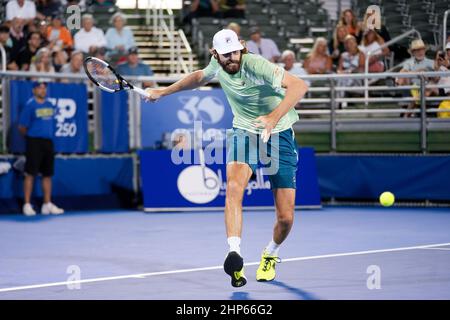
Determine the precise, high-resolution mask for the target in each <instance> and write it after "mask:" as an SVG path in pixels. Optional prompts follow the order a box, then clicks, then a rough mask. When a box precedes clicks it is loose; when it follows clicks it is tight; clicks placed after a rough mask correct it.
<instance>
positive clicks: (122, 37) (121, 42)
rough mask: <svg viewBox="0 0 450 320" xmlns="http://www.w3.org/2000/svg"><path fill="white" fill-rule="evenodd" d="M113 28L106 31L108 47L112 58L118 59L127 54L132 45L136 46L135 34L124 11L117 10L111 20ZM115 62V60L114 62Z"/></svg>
mask: <svg viewBox="0 0 450 320" xmlns="http://www.w3.org/2000/svg"><path fill="white" fill-rule="evenodd" d="M110 23H111V25H113V27H112V28H109V29H108V31H106V43H107V44H106V47H107V48H108V50H109V53H108V55H109V56H110V57H111V58H112V60H114V61H117V60H120V58H122V57H125V56H126V55H127V51H128V50H129V49H130V48H131V47H135V46H136V43H135V42H134V36H133V32H132V31H131V29H130V28H129V27H127V26H125V24H126V20H125V17H124V16H123V14H122V13H120V12H116V13H115V14H114V15H113V16H112V17H111V21H110ZM113 63H114V62H113Z"/></svg>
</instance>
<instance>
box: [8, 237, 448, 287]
mask: <svg viewBox="0 0 450 320" xmlns="http://www.w3.org/2000/svg"><path fill="white" fill-rule="evenodd" d="M442 246H450V242H447V243H436V244H427V245H421V246H414V247H401V248H392V249H379V250H367V251H354V252H346V253H333V254H325V255H317V256H309V257H297V258H288V259H283V260H282V261H283V262H292V261H304V260H315V259H324V258H334V257H346V256H356V255H363V254H372V253H383V252H395V251H406V250H415V249H428V248H433V247H442ZM244 265H245V266H253V265H259V261H258V262H249V263H245V264H244ZM222 268H223V266H213V267H205V268H192V269H179V270H170V271H161V272H150V273H140V274H131V275H124V276H116V277H103V278H94V279H85V280H79V281H64V282H51V283H44V284H36V285H29V286H20V287H11V288H1V289H0V293H1V292H11V291H20V290H28V289H38V288H48V287H56V286H69V285H75V284H81V283H93V282H102V281H112V280H121V279H133V278H134V279H142V278H146V277H154V276H162V275H168V274H178V273H187V272H198V271H208V270H218V269H222Z"/></svg>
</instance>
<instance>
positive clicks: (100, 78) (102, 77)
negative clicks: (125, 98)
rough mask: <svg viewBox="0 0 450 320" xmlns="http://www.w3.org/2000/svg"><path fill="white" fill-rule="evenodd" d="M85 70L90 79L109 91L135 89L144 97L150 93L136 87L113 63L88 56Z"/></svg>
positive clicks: (85, 61) (84, 64)
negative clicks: (118, 71)
mask: <svg viewBox="0 0 450 320" xmlns="http://www.w3.org/2000/svg"><path fill="white" fill-rule="evenodd" d="M83 66H84V71H85V72H86V74H87V76H88V77H89V79H90V80H91V81H92V82H93V83H94V84H95V85H97V86H98V87H99V88H100V89H102V90H105V91H107V92H111V93H113V92H118V91H122V90H133V91H135V92H137V93H139V94H140V95H141V96H142V97H144V98H148V93H147V92H146V91H145V90H143V89H141V88H138V87H135V86H134V85H132V84H131V83H129V82H128V81H127V80H125V79H124V78H122V76H121V75H120V74H118V73H117V72H116V70H114V68H113V67H111V65H110V64H109V63H107V62H105V61H103V60H100V59H98V58H94V57H87V58H86V59H85V60H84V63H83Z"/></svg>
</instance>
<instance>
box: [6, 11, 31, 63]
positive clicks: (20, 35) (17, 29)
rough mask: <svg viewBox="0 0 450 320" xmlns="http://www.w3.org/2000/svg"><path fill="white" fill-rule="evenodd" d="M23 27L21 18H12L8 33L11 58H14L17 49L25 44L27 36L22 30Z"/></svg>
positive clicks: (17, 51) (20, 48)
mask: <svg viewBox="0 0 450 320" xmlns="http://www.w3.org/2000/svg"><path fill="white" fill-rule="evenodd" d="M23 27H24V25H23V20H22V19H20V18H13V19H12V21H11V28H10V30H9V35H10V39H11V42H12V48H11V57H13V60H16V58H17V54H18V53H19V51H20V50H22V49H23V48H25V47H26V46H27V36H26V35H25V32H24V31H23Z"/></svg>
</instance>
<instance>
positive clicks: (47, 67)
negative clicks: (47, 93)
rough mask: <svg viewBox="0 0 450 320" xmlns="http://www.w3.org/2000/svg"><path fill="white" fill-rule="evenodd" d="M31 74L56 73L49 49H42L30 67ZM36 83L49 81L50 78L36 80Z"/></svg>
mask: <svg viewBox="0 0 450 320" xmlns="http://www.w3.org/2000/svg"><path fill="white" fill-rule="evenodd" d="M30 72H47V73H55V68H54V67H53V62H52V56H51V52H50V50H49V49H48V48H46V47H43V48H40V49H39V50H38V51H37V52H36V55H35V56H34V57H33V60H32V62H31V65H30ZM34 80H35V81H48V80H49V78H34Z"/></svg>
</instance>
